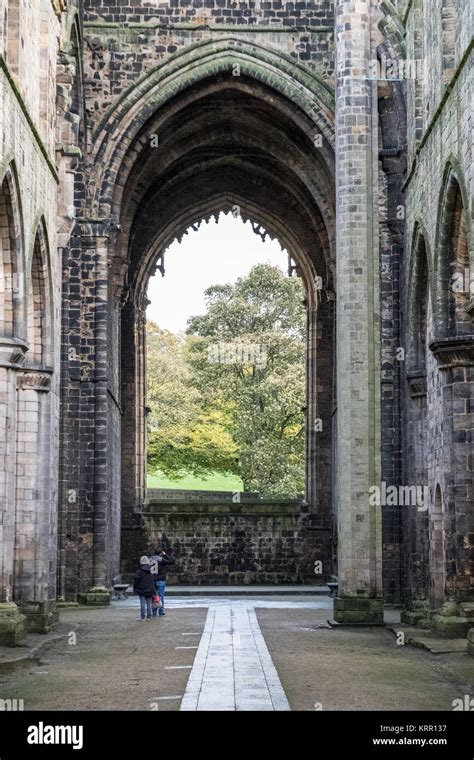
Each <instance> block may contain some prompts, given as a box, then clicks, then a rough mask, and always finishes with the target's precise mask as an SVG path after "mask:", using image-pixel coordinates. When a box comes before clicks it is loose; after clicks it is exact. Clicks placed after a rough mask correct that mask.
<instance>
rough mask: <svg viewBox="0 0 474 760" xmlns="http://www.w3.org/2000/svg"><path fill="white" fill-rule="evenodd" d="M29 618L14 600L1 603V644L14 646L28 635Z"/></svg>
mask: <svg viewBox="0 0 474 760" xmlns="http://www.w3.org/2000/svg"><path fill="white" fill-rule="evenodd" d="M26 632H27V620H26V617H25V615H22V614H21V612H20V610H19V609H18V607H17V605H16V604H15V603H14V602H3V603H1V604H0V644H2V645H3V646H7V647H14V646H17V645H18V644H20V642H21V640H22V639H23V638H24V637H25V636H26Z"/></svg>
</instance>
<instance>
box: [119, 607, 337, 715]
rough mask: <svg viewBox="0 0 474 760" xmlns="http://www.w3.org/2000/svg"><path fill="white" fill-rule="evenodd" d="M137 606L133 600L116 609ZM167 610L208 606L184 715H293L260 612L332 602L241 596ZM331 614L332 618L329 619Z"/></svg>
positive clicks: (182, 704) (186, 696)
mask: <svg viewBox="0 0 474 760" xmlns="http://www.w3.org/2000/svg"><path fill="white" fill-rule="evenodd" d="M132 604H133V606H135V607H136V604H137V602H136V599H133V598H130V599H128V600H127V601H126V602H117V605H120V606H121V607H123V606H129V605H132ZM165 604H166V608H167V609H173V608H174V609H180V608H189V607H207V608H208V614H207V620H206V625H205V628H204V631H203V634H202V636H201V640H200V642H199V646H198V650H197V652H196V657H195V660H194V665H193V666H192V669H191V673H190V675H189V679H188V683H187V686H186V691H185V693H184V696H183V700H182V702H181V707H180V709H181V710H187V711H194V710H221V711H222V710H258V711H269V710H290V705H289V703H288V700H287V698H286V694H285V692H284V690H283V687H282V685H281V683H280V679H279V677H278V673H277V671H276V668H275V666H274V664H273V661H272V658H271V656H270V652H269V651H268V648H267V645H266V644H265V640H264V638H263V636H262V633H261V631H260V626H259V624H258V621H257V616H256V614H255V609H256V608H262V607H263V608H271V609H327V610H332V599H330V598H329V597H327V596H324V597H319V598H318V601H310V600H309V599H308V600H304V601H303V600H301V601H294V600H291V601H289V600H277V599H275V600H273V599H272V600H262V599H252V598H248V597H247V598H243V599H239V598H238V597H228V598H222V597H199V598H194V599H193V598H182V599H177V598H170V597H169V596H168V595H167V597H166V602H165ZM330 616H331V615H328V617H330Z"/></svg>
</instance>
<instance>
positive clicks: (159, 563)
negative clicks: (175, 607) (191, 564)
mask: <svg viewBox="0 0 474 760" xmlns="http://www.w3.org/2000/svg"><path fill="white" fill-rule="evenodd" d="M151 565H152V571H153V574H154V579H155V587H156V593H157V594H159V595H160V599H161V604H160V607H159V608H158V610H153V615H154V616H155V617H156V613H157V612H158V614H159V615H160V617H163V616H164V614H165V589H166V571H167V567H168V566H169V565H174V559H172V558H171V557H170V556H169V554H167V552H165V550H164V549H162V550H161V551H159V552H156V553H155V554H154V555H153V556H152V558H151Z"/></svg>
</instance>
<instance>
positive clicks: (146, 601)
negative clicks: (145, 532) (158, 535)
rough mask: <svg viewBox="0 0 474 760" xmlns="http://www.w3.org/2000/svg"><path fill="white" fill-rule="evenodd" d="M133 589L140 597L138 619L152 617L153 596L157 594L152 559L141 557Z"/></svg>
mask: <svg viewBox="0 0 474 760" xmlns="http://www.w3.org/2000/svg"><path fill="white" fill-rule="evenodd" d="M133 590H134V592H135V593H136V594H138V596H139V597H140V617H139V618H137V620H150V619H151V597H152V596H153V594H155V581H154V578H153V576H152V574H151V572H150V560H149V559H148V557H146V556H145V555H143V557H140V567H139V568H138V570H137V572H136V573H135V579H134V581H133Z"/></svg>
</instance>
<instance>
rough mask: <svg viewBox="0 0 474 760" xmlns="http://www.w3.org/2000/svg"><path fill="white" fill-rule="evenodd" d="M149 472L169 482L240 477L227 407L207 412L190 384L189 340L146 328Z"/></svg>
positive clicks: (206, 407) (153, 328) (207, 408)
mask: <svg viewBox="0 0 474 760" xmlns="http://www.w3.org/2000/svg"><path fill="white" fill-rule="evenodd" d="M147 405H148V407H149V414H148V418H147V420H148V471H149V472H150V473H153V472H156V471H157V470H160V471H161V472H163V473H164V474H165V475H166V476H167V477H170V478H177V479H179V478H181V477H184V476H185V475H186V474H188V473H192V474H193V475H195V476H197V477H205V476H206V475H209V474H210V473H213V472H216V471H217V472H222V473H237V472H238V464H237V458H238V448H237V445H236V443H235V442H234V440H233V438H232V435H231V432H230V427H231V415H230V411H229V409H228V408H227V409H226V406H225V404H223V405H220V406H219V408H213V406H212V404H211V405H210V406H209V407H208V406H206V404H205V399H203V397H202V395H201V394H200V393H199V390H198V389H197V388H196V387H195V386H194V385H193V383H192V382H191V368H190V367H189V365H188V364H187V362H186V359H185V338H184V336H183V335H173V333H170V332H168V331H167V330H161V329H160V328H159V327H158V325H156V324H155V323H153V322H148V323H147Z"/></svg>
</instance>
